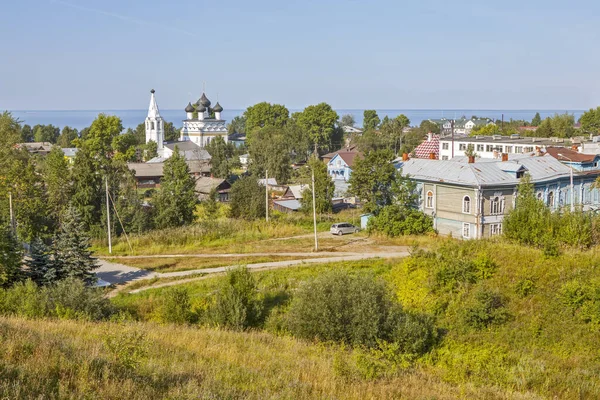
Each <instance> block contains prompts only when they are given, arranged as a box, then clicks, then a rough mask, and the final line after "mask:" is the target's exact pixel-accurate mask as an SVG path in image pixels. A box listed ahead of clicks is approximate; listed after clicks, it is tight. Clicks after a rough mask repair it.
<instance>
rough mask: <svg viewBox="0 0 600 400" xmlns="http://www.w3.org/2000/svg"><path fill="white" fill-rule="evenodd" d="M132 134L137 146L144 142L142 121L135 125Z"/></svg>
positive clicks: (144, 135)
mask: <svg viewBox="0 0 600 400" xmlns="http://www.w3.org/2000/svg"><path fill="white" fill-rule="evenodd" d="M133 135H134V136H135V140H136V143H137V144H138V146H141V145H144V144H146V124H145V123H144V122H142V123H141V124H139V125H138V126H136V127H135V129H134V130H133Z"/></svg>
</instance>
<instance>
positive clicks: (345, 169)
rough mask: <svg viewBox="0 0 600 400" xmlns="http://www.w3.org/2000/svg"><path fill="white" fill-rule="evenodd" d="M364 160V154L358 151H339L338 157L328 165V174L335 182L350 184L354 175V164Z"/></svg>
mask: <svg viewBox="0 0 600 400" xmlns="http://www.w3.org/2000/svg"><path fill="white" fill-rule="evenodd" d="M359 158H362V153H361V152H358V151H345V150H344V151H338V152H337V153H336V155H335V156H334V157H333V158H332V159H331V160H329V162H328V163H327V173H328V174H329V176H331V179H333V180H334V181H345V182H348V180H349V179H350V175H351V174H352V167H353V166H354V162H355V161H356V160H357V159H359Z"/></svg>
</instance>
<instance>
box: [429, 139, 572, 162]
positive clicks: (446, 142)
mask: <svg viewBox="0 0 600 400" xmlns="http://www.w3.org/2000/svg"><path fill="white" fill-rule="evenodd" d="M582 143H583V142H582V141H581V140H575V139H573V140H565V139H556V138H535V137H522V136H521V135H518V134H515V135H510V136H501V135H493V136H467V137H455V138H451V137H444V138H441V139H440V159H442V160H450V159H452V158H453V157H464V156H465V151H467V149H468V148H469V146H473V150H474V151H475V153H476V154H477V156H478V157H480V158H499V157H500V154H502V153H507V154H525V153H532V152H535V151H536V150H538V151H542V152H543V151H545V149H546V148H547V147H549V146H554V147H571V146H573V145H577V146H579V147H581V148H583V145H582Z"/></svg>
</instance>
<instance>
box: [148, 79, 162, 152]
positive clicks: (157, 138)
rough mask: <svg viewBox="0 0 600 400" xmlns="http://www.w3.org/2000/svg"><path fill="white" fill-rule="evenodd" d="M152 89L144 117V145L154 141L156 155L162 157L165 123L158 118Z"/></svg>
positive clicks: (158, 113) (158, 114) (158, 112)
mask: <svg viewBox="0 0 600 400" xmlns="http://www.w3.org/2000/svg"><path fill="white" fill-rule="evenodd" d="M155 92H156V91H155V90H154V89H152V90H151V91H150V106H148V116H147V117H146V121H145V124H146V143H148V142H150V141H154V142H156V144H157V148H158V155H162V151H163V142H164V140H165V121H164V120H163V118H162V117H161V116H160V111H159V110H158V104H157V103H156V97H155V96H154V93H155Z"/></svg>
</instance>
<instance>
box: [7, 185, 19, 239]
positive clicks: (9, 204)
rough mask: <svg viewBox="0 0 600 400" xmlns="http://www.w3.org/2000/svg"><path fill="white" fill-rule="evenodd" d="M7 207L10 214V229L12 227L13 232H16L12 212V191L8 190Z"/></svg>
mask: <svg viewBox="0 0 600 400" xmlns="http://www.w3.org/2000/svg"><path fill="white" fill-rule="evenodd" d="M8 209H9V214H10V229H12V233H13V234H16V233H17V229H16V227H15V215H14V213H13V204H12V192H8Z"/></svg>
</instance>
